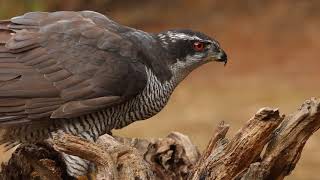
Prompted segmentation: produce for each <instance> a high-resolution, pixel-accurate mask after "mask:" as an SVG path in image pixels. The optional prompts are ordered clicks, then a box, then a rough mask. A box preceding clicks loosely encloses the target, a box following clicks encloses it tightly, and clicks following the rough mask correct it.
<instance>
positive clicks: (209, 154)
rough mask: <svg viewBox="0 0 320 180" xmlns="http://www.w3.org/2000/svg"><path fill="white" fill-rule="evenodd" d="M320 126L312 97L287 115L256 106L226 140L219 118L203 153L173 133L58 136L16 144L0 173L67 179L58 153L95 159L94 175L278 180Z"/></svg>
mask: <svg viewBox="0 0 320 180" xmlns="http://www.w3.org/2000/svg"><path fill="white" fill-rule="evenodd" d="M319 127H320V101H319V99H316V98H312V99H310V100H307V101H306V102H305V103H304V104H303V105H302V106H301V107H300V108H299V109H298V110H297V111H296V112H294V113H293V114H291V115H289V116H287V117H284V116H281V115H280V113H279V111H278V110H277V109H271V108H262V109H260V110H259V111H258V112H257V113H256V114H255V115H254V116H253V117H252V118H251V119H250V120H249V121H248V122H247V123H246V124H245V125H244V126H243V127H242V128H241V129H240V130H239V131H238V132H237V133H236V134H235V136H234V137H232V138H230V140H228V139H227V138H226V134H227V131H228V129H229V125H228V124H226V123H224V122H222V123H221V124H220V125H219V126H218V128H217V129H216V130H215V131H214V134H213V136H212V139H211V140H210V143H209V145H208V147H207V148H206V150H205V152H203V154H202V156H201V157H200V154H199V152H198V150H197V148H196V147H195V146H194V145H193V143H191V141H190V139H189V138H188V137H187V136H185V135H183V134H181V133H177V132H175V133H171V134H170V135H168V136H167V137H166V138H160V139H150V140H146V139H137V138H132V139H131V138H122V137H112V136H110V135H104V136H102V137H100V138H99V139H98V141H97V142H96V143H92V142H89V141H86V140H84V139H81V138H79V137H74V136H71V135H68V134H60V135H59V136H56V137H55V138H54V139H53V141H52V142H50V144H53V147H54V149H53V148H52V147H50V146H48V145H45V146H44V145H40V144H39V145H24V146H22V147H20V148H19V149H18V150H17V151H16V152H15V154H14V155H13V158H12V159H11V160H10V161H9V164H8V165H6V166H3V171H2V172H1V174H0V177H1V178H8V177H10V178H11V179H18V178H21V177H28V178H35V177H43V178H44V179H45V178H47V177H54V178H56V179H59V178H60V179H61V178H62V179H63V178H66V177H67V175H66V173H65V169H64V164H63V162H61V160H60V152H61V151H62V152H66V153H69V154H72V155H77V156H79V157H81V158H84V159H87V160H90V161H92V162H94V163H95V164H96V170H95V171H94V172H92V173H91V176H93V177H94V178H96V179H169V180H171V179H192V180H198V179H201V180H202V179H219V180H220V179H239V180H240V179H241V180H264V179H277V180H281V179H284V177H285V176H288V175H289V174H290V173H291V172H292V171H293V169H294V168H295V165H296V163H297V162H298V161H299V158H300V155H301V152H302V150H303V147H304V145H305V143H306V141H307V140H308V138H309V137H310V136H311V135H312V134H313V133H314V132H315V131H316V130H318V129H319ZM57 150H58V151H57ZM30 152H32V156H31V154H30ZM26 159H27V160H26ZM17 169H18V170H19V173H17V171H16V170H17Z"/></svg>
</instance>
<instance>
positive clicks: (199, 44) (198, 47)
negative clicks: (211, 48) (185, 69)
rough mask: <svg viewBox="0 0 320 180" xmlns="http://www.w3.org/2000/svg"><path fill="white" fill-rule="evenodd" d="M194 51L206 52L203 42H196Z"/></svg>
mask: <svg viewBox="0 0 320 180" xmlns="http://www.w3.org/2000/svg"><path fill="white" fill-rule="evenodd" d="M193 49H194V50H195V51H203V50H204V44H203V43H202V42H195V43H193Z"/></svg>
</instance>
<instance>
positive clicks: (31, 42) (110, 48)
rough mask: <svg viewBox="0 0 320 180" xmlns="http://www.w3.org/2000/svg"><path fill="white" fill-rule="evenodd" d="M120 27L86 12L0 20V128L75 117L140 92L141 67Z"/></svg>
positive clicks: (143, 73) (127, 98)
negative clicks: (120, 31)
mask: <svg viewBox="0 0 320 180" xmlns="http://www.w3.org/2000/svg"><path fill="white" fill-rule="evenodd" d="M119 29H120V28H119V25H117V24H116V23H114V22H113V21H111V20H110V19H108V18H107V17H105V16H103V15H101V14H99V13H95V12H90V11H84V12H67V11H61V12H54V13H47V12H32V13H27V14H25V15H23V16H18V17H15V18H12V19H11V20H7V21H0V76H1V77H0V126H2V125H18V124H21V123H29V122H42V121H46V120H49V119H52V118H55V119H56V118H70V117H77V116H80V115H82V114H86V113H90V112H92V111H97V110H99V109H101V108H107V107H110V106H113V105H117V104H119V103H121V102H124V101H127V100H129V99H131V98H132V97H134V96H135V95H137V94H138V93H139V92H141V91H142V90H143V88H144V87H145V84H146V81H147V79H146V74H145V71H144V65H143V64H141V63H139V62H138V61H136V54H137V51H138V50H137V49H136V48H135V46H134V45H133V44H132V42H131V41H129V40H127V39H125V38H123V37H122V36H121V34H120V33H119V31H118V30H119ZM138 69H139V70H138ZM130 76H132V77H137V78H136V79H134V80H131V79H130ZM129 88H130V91H129V90H128V89H129Z"/></svg>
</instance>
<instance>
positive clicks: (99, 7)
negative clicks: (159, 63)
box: [0, 0, 320, 180]
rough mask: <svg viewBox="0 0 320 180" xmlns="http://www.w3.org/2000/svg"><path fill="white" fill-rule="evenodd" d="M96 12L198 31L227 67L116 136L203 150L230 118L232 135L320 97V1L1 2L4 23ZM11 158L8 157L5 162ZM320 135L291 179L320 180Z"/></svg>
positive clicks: (189, 84)
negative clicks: (46, 14) (171, 137)
mask: <svg viewBox="0 0 320 180" xmlns="http://www.w3.org/2000/svg"><path fill="white" fill-rule="evenodd" d="M57 10H94V11H98V12H100V13H103V14H106V15H108V16H109V17H111V18H113V19H114V20H116V21H118V22H120V23H121V24H125V25H128V26H131V27H135V28H138V29H142V30H145V31H149V32H159V31H163V30H165V29H172V28H191V29H194V30H199V31H203V32H205V33H206V34H208V35H211V36H213V37H214V38H216V39H218V41H219V42H220V43H221V45H222V47H223V48H224V49H225V50H226V52H227V54H228V56H229V63H228V65H227V66H226V67H223V65H221V64H218V63H211V64H207V65H205V66H204V67H202V68H199V69H198V70H196V71H195V72H193V73H192V75H191V76H189V77H188V78H187V79H186V80H185V81H184V82H183V83H182V84H181V85H180V86H179V87H178V88H177V90H176V91H175V92H174V94H173V96H172V98H171V100H170V102H169V104H168V106H166V107H165V109H164V110H163V111H162V112H160V113H159V114H158V115H157V116H156V117H153V118H151V119H149V120H147V121H141V122H136V123H134V124H132V125H130V126H129V127H127V128H124V129H122V130H117V131H114V133H115V134H117V135H121V136H128V137H163V136H166V135H167V134H168V133H169V132H171V131H179V132H182V133H184V134H187V135H188V136H190V138H191V139H192V141H193V142H195V143H196V144H197V145H198V147H199V148H200V149H201V150H202V149H203V148H204V147H205V146H206V144H207V142H208V141H209V138H210V136H211V134H212V131H213V129H214V128H215V127H216V125H217V124H218V123H219V121H221V120H224V121H226V122H228V123H229V124H230V125H231V131H230V133H229V136H232V135H233V134H234V133H235V132H236V131H237V130H238V129H239V128H240V127H241V125H243V124H244V122H246V121H247V120H248V119H249V118H250V117H251V116H252V115H253V114H254V113H255V112H256V111H257V110H258V109H259V108H261V107H265V106H270V107H274V108H279V109H280V111H281V112H282V113H286V114H287V113H290V112H293V111H295V110H296V109H297V108H298V107H299V105H300V104H302V103H303V102H304V100H306V99H308V98H310V97H313V96H315V97H318V96H319V94H320V83H318V82H319V79H320V77H319V75H320V71H319V66H320V53H319V51H320V21H319V18H320V1H318V0H281V1H279V0H242V1H236V0H224V1H222V0H197V1H194V0H161V1H159V0H136V1H132V0H91V1H89V0H67V1H66V0H47V1H41V0H0V18H1V19H5V18H10V17H12V16H16V15H20V14H22V13H25V12H27V11H57ZM5 157H6V155H3V154H2V153H1V155H0V161H1V159H4V158H5ZM319 169H320V133H319V132H318V133H317V134H315V135H314V136H313V137H311V139H310V140H309V141H308V143H307V144H306V147H305V150H304V151H303V154H302V158H301V160H300V162H299V163H298V165H297V167H296V170H295V171H294V173H293V174H292V175H291V176H290V177H288V178H287V179H303V180H312V179H319V177H318V173H317V171H316V170H319Z"/></svg>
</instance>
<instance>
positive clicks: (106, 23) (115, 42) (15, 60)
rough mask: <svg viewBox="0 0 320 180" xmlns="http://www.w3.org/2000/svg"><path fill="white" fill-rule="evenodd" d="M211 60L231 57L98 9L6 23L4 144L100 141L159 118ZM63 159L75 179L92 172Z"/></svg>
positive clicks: (195, 39)
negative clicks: (72, 138)
mask: <svg viewBox="0 0 320 180" xmlns="http://www.w3.org/2000/svg"><path fill="white" fill-rule="evenodd" d="M212 60H213V61H221V62H224V63H226V62H227V56H226V54H225V52H224V51H223V50H222V49H221V47H220V45H219V43H218V42H217V41H216V40H214V39H212V38H210V37H208V36H207V35H205V34H203V33H200V32H195V31H191V30H185V29H181V30H169V31H164V32H161V33H157V34H152V33H147V32H144V31H140V30H137V29H133V28H130V27H126V26H123V25H120V24H118V23H116V22H114V21H112V20H110V19H109V18H107V17H106V16H104V15H102V14H99V13H96V12H92V11H81V12H69V11H62V12H53V13H47V12H31V13H27V14H25V15H23V16H18V17H14V18H12V19H10V20H4V21H0V130H1V131H0V144H5V145H6V146H7V147H8V148H11V147H13V146H15V145H17V144H20V143H34V142H38V141H43V140H46V139H48V138H50V137H51V136H52V133H56V132H59V131H63V132H66V133H71V134H73V135H77V136H80V137H83V138H86V139H88V140H91V141H95V140H96V139H97V138H98V137H99V136H100V135H103V134H105V133H109V132H110V131H111V130H112V129H117V128H122V127H125V126H127V125H128V124H130V123H132V122H134V121H137V120H143V119H147V118H149V117H151V116H153V115H155V114H157V113H158V112H159V111H160V110H161V109H162V108H163V107H164V106H165V105H166V103H167V101H168V100H169V97H170V95H171V93H172V92H173V90H174V89H175V87H176V86H177V85H178V84H179V83H180V82H181V81H182V80H183V79H184V78H185V77H186V76H187V75H188V74H189V73H190V72H191V71H192V70H194V69H195V68H197V67H199V66H200V65H202V64H205V63H207V62H210V61H212ZM64 159H65V162H66V164H67V171H68V173H69V174H70V175H72V176H80V175H83V174H84V173H86V172H87V168H88V162H87V161H85V160H82V159H80V158H78V157H75V156H70V155H67V154H64Z"/></svg>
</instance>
